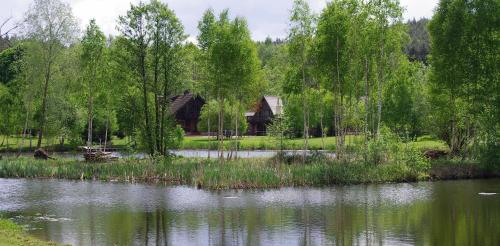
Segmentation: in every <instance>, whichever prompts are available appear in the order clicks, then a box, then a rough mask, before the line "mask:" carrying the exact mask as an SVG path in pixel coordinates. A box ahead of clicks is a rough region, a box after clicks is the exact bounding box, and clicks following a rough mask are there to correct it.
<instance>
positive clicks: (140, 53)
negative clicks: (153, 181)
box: [118, 2, 156, 155]
mask: <svg viewBox="0 0 500 246" xmlns="http://www.w3.org/2000/svg"><path fill="white" fill-rule="evenodd" d="M146 11H147V8H146V6H145V4H144V3H142V2H141V3H139V5H133V4H132V5H131V6H130V10H128V11H127V14H126V15H125V16H120V17H119V21H118V23H119V27H118V28H119V30H120V31H121V33H122V35H123V36H124V37H125V38H126V39H127V40H128V43H127V44H128V46H127V48H128V49H129V50H130V52H131V53H132V54H133V57H132V59H133V64H132V68H133V69H134V72H135V76H136V78H137V81H138V82H139V83H140V85H141V90H142V107H143V114H144V115H143V116H144V126H143V129H144V132H143V133H144V139H145V143H146V148H147V149H148V151H149V154H151V155H154V154H155V152H156V151H155V150H156V149H155V143H154V138H153V133H152V129H151V117H150V114H149V99H148V76H147V71H146V69H147V63H146V58H147V54H148V47H149V44H150V42H151V38H150V36H149V33H148V31H147V20H146Z"/></svg>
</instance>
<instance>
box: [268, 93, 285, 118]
mask: <svg viewBox="0 0 500 246" xmlns="http://www.w3.org/2000/svg"><path fill="white" fill-rule="evenodd" d="M264 100H266V102H267V104H268V105H269V107H270V108H271V111H272V112H273V115H280V114H281V113H282V112H283V101H282V100H281V98H280V97H277V96H264Z"/></svg>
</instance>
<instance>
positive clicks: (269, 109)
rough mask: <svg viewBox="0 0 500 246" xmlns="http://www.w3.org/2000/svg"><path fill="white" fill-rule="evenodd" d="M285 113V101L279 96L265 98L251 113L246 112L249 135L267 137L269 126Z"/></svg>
mask: <svg viewBox="0 0 500 246" xmlns="http://www.w3.org/2000/svg"><path fill="white" fill-rule="evenodd" d="M282 112H283V101H282V100H281V98H279V97H277V96H264V97H262V98H261V99H260V101H259V102H258V103H257V104H256V106H255V107H254V110H253V111H251V112H246V113H245V117H246V119H247V122H248V135H266V134H267V125H268V124H270V123H271V122H272V120H273V118H274V117H275V116H277V115H281V114H282Z"/></svg>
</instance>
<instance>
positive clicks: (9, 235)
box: [0, 218, 58, 246]
mask: <svg viewBox="0 0 500 246" xmlns="http://www.w3.org/2000/svg"><path fill="white" fill-rule="evenodd" d="M18 245H19V246H21V245H23V246H25V245H26V246H48V245H52V246H54V245H58V244H56V243H53V242H45V241H42V240H39V239H36V238H34V237H31V236H28V235H27V234H26V232H24V231H23V229H22V227H21V226H19V225H17V224H15V223H14V222H12V221H10V220H7V219H1V218H0V246H18Z"/></svg>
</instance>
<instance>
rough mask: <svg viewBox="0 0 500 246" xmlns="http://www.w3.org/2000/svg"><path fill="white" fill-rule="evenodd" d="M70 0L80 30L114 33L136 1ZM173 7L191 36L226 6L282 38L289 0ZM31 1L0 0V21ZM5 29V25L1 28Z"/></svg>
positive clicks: (201, 0)
mask: <svg viewBox="0 0 500 246" xmlns="http://www.w3.org/2000/svg"><path fill="white" fill-rule="evenodd" d="M63 1H65V2H68V3H70V5H71V7H72V9H73V13H74V15H75V16H76V17H77V18H78V19H79V21H80V26H81V28H82V30H83V29H84V27H85V25H86V24H87V23H88V21H89V20H90V19H92V18H95V19H96V21H97V24H99V26H100V27H101V28H102V30H103V31H104V33H106V34H117V31H116V20H117V18H118V16H119V15H123V14H125V13H126V11H127V9H128V8H129V6H130V3H137V2H139V1H140V0H63ZM307 1H308V2H309V4H310V6H311V8H312V9H313V10H314V11H315V12H316V13H319V12H320V11H321V9H322V8H324V7H325V6H326V3H327V1H326V0H307ZM400 1H401V5H402V6H403V7H404V8H405V9H406V11H405V13H404V18H405V19H413V18H416V19H419V18H421V17H427V18H430V17H431V16H432V13H433V11H434V8H435V7H436V5H437V2H438V0H400ZM162 2H166V3H167V4H168V5H169V7H170V8H171V9H173V10H174V11H175V13H176V15H177V17H178V18H179V19H180V20H181V21H182V23H183V24H184V28H185V31H186V33H187V34H189V35H190V36H191V38H190V39H193V38H195V37H196V35H197V34H198V29H197V24H198V21H199V20H200V18H201V16H202V14H203V12H204V11H205V10H206V9H207V8H210V7H211V8H213V9H214V10H215V11H216V12H219V11H220V10H222V9H225V8H229V10H230V14H231V15H232V16H233V17H234V16H242V17H245V18H246V19H247V21H248V25H249V27H250V30H251V32H252V37H253V39H255V40H263V39H265V38H266V37H268V36H269V37H272V38H283V37H286V31H287V22H288V15H289V12H290V9H291V7H292V0H162ZM31 4H32V0H0V5H1V7H0V21H3V20H5V19H6V18H8V17H10V16H12V17H14V19H16V20H18V21H19V20H21V18H22V16H23V13H24V12H26V10H27V9H28V7H29V6H30V5H31ZM4 30H5V28H4Z"/></svg>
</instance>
